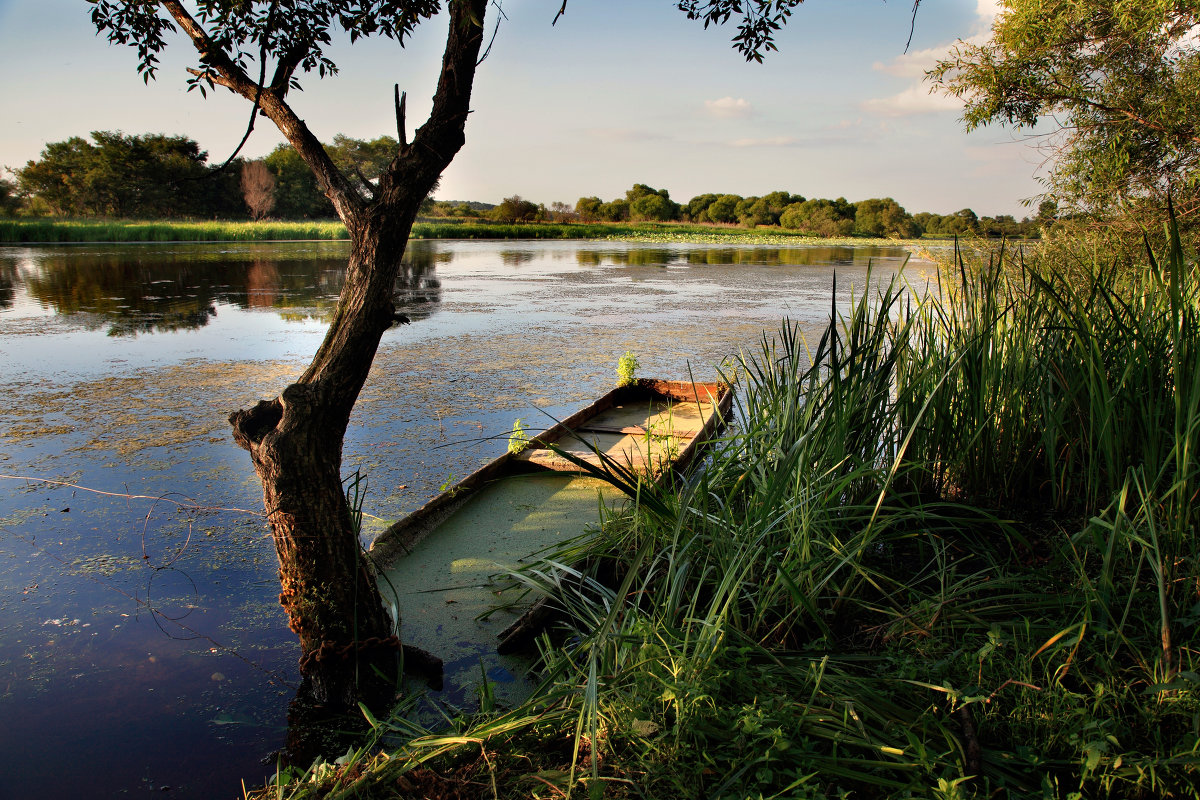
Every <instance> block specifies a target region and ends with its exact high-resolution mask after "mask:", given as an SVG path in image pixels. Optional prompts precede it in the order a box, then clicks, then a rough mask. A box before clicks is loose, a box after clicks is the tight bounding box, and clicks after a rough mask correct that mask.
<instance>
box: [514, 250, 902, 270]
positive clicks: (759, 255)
mask: <svg viewBox="0 0 1200 800" xmlns="http://www.w3.org/2000/svg"><path fill="white" fill-rule="evenodd" d="M900 252H903V251H900ZM873 255H874V256H885V255H886V256H895V255H896V249H895V248H870V247H829V246H825V247H812V246H805V247H745V246H738V247H730V246H728V245H726V246H722V247H675V248H658V247H642V248H627V247H625V248H619V247H614V248H604V249H593V250H583V249H581V250H578V251H577V253H576V258H577V260H578V262H579V264H580V266H585V267H599V266H608V265H613V266H659V267H667V266H672V265H681V266H682V265H699V264H714V265H717V264H720V265H729V264H754V265H757V266H764V265H765V266H812V265H817V264H819V265H831V264H834V265H836V264H865V263H866V260H867V259H869V258H871V257H872V256H873ZM505 263H509V262H507V261H506V262H505Z"/></svg>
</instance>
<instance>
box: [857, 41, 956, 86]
mask: <svg viewBox="0 0 1200 800" xmlns="http://www.w3.org/2000/svg"><path fill="white" fill-rule="evenodd" d="M948 52H949V46H942V47H931V48H929V49H928V50H918V51H916V52H913V53H905V54H903V55H899V56H896V57H895V58H893V59H892V60H891V63H888V64H884V63H883V62H882V61H876V62H875V63H874V64H872V65H871V68H872V69H873V70H875V71H876V72H885V73H887V74H888V75H895V76H896V77H898V78H923V77H925V72H926V71H927V70H931V69H933V68H934V67H935V66H936V65H937V62H938V60H939V59H943V58H945V57H946V54H947V53H948Z"/></svg>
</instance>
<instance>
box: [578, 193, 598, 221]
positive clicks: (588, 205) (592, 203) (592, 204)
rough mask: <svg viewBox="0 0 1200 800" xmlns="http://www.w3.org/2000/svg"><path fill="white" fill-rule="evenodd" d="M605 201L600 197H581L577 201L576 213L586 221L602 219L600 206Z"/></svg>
mask: <svg viewBox="0 0 1200 800" xmlns="http://www.w3.org/2000/svg"><path fill="white" fill-rule="evenodd" d="M602 205H604V201H603V200H601V199H600V198H599V197H581V198H579V199H578V200H576V201H575V213H576V214H578V215H579V218H580V219H581V220H583V221H584V222H595V221H596V220H598V219H600V206H602Z"/></svg>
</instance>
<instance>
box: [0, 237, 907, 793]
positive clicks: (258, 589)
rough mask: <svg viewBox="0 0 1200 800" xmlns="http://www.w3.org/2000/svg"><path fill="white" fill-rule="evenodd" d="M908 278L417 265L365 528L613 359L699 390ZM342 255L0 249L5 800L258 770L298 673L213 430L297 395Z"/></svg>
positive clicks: (458, 257)
mask: <svg viewBox="0 0 1200 800" xmlns="http://www.w3.org/2000/svg"><path fill="white" fill-rule="evenodd" d="M906 256H907V253H906V252H905V251H904V250H902V249H899V248H829V247H797V248H789V249H780V248H747V247H713V246H706V245H672V246H662V245H643V244H622V243H616V244H615V243H605V242H566V243H563V242H553V243H543V242H445V241H432V242H417V243H414V245H413V248H412V252H411V253H410V255H409V261H408V266H407V268H406V272H405V274H404V275H403V276H402V279H401V281H400V284H399V285H398V287H397V298H398V304H399V305H400V307H401V308H402V310H403V311H404V312H405V313H406V314H407V315H408V316H409V318H410V319H411V320H412V324H411V325H408V326H403V327H399V328H395V329H393V330H391V331H389V332H388V333H387V334H386V335H385V337H384V340H383V343H382V346H381V348H380V352H379V356H378V358H377V359H376V362H375V368H374V370H373V372H372V375H371V379H370V381H369V383H368V385H367V387H366V389H365V390H364V392H363V396H362V399H361V401H360V403H359V405H358V408H357V409H356V411H355V416H354V419H353V421H352V425H351V430H350V433H349V434H348V436H347V440H346V446H345V456H344V461H345V471H346V472H347V473H351V472H353V471H355V470H359V471H360V473H361V474H362V475H365V476H366V479H367V485H368V495H367V499H366V505H365V511H367V512H368V513H369V514H371V515H373V517H374V518H369V519H368V525H367V527H368V528H369V529H370V530H371V531H378V530H379V529H381V528H382V526H383V525H384V524H385V522H386V521H388V520H392V519H395V518H397V517H398V516H400V515H402V514H403V513H406V512H408V511H411V510H413V509H415V508H416V507H418V506H419V505H421V503H423V502H424V501H425V500H426V499H428V498H429V497H430V496H432V495H433V494H435V493H436V492H437V489H438V486H439V485H441V484H443V483H444V482H446V481H447V480H449V479H454V480H457V479H458V478H461V477H463V476H465V475H466V474H467V473H469V472H470V471H471V470H473V469H474V468H475V467H476V466H478V465H479V464H480V463H482V462H483V461H484V460H486V459H488V458H491V457H494V456H495V455H497V454H498V453H499V452H500V451H501V450H503V448H504V446H505V445H504V438H503V437H504V435H505V434H506V433H507V431H509V430H510V429H511V428H512V423H513V420H514V419H515V418H517V417H522V418H524V419H525V421H526V424H527V425H528V426H529V427H530V428H532V429H535V430H536V429H539V428H542V427H546V426H547V425H548V424H549V423H550V421H551V419H552V418H553V417H561V416H563V415H565V414H566V413H568V412H569V411H571V410H572V409H574V408H576V407H578V406H579V405H581V404H583V403H584V402H585V401H587V400H588V399H590V398H591V397H594V396H595V395H597V394H598V393H600V392H601V391H603V390H604V389H605V388H607V386H608V385H609V384H611V382H612V379H613V370H614V368H615V365H616V359H617V357H618V356H619V355H620V354H621V353H623V352H625V351H626V350H633V351H634V352H635V353H637V355H638V358H639V360H640V362H641V364H642V369H641V374H643V375H651V376H660V377H680V378H683V377H687V376H688V375H689V370H690V374H692V375H694V376H695V378H696V379H698V380H704V379H711V378H713V377H715V375H716V365H718V364H719V363H720V362H721V361H722V360H724V359H726V358H727V357H729V356H731V355H732V354H734V353H736V352H737V351H738V350H739V349H743V348H750V347H753V346H754V345H755V343H756V342H757V341H758V340H759V338H760V337H761V335H762V333H763V331H764V329H765V330H768V331H770V330H773V329H775V328H776V327H777V326H778V324H779V321H780V320H781V319H782V318H783V317H785V316H786V317H789V318H791V319H793V320H796V321H799V322H801V323H802V324H803V325H805V326H806V327H808V328H810V329H811V330H812V331H814V332H815V331H817V330H819V328H820V326H822V325H823V324H824V323H825V322H826V321H827V320H828V318H829V314H830V311H831V308H832V307H835V306H838V307H843V308H844V307H845V304H846V303H847V301H848V298H849V296H850V293H851V292H852V291H853V292H854V293H855V294H856V295H861V294H862V293H863V291H864V289H865V288H866V285H867V280H868V276H867V265H868V262H873V264H874V270H875V271H874V275H875V276H877V277H886V276H888V275H890V274H891V273H892V272H893V271H894V270H895V269H897V268H898V267H899V265H900V264H901V263H902V262H903V261H904V259H905V258H906ZM345 257H346V245H345V244H344V243H286V244H244V245H243V244H236V245H231V244H211V245H133V246H129V245H122V246H108V245H82V246H72V247H58V246H47V247H7V248H0V393H2V396H3V397H4V402H3V403H2V404H0V473H2V474H3V476H4V477H2V478H0V719H4V720H5V722H6V724H5V725H4V726H2V728H0V774H2V775H4V776H5V779H4V780H3V781H0V800H7V798H10V797H11V798H18V797H29V796H34V795H36V796H41V797H109V796H138V795H147V794H149V793H151V792H153V793H154V794H155V795H157V796H170V797H196V798H201V797H203V798H221V797H227V798H235V797H240V796H241V781H243V780H244V781H245V782H246V784H247V785H248V786H252V785H256V784H259V783H261V782H262V781H263V780H264V778H265V777H266V776H267V775H269V774H271V773H272V772H273V771H274V768H273V766H272V765H271V764H272V762H271V759H270V755H271V753H272V752H273V751H275V750H277V749H278V748H280V747H281V746H282V745H283V743H284V738H285V736H286V711H287V704H288V702H289V700H290V699H291V698H292V697H293V696H294V693H295V685H296V683H297V678H298V676H297V670H296V660H297V658H298V655H299V653H298V646H297V644H296V641H295V638H294V637H293V636H292V634H291V633H290V632H289V631H288V630H287V623H286V618H285V617H284V614H283V612H282V610H281V609H280V608H279V606H278V602H277V595H278V591H279V585H278V582H277V575H276V570H277V564H276V559H275V553H274V549H273V546H272V544H271V541H270V538H269V536H268V535H267V532H266V530H265V527H264V525H263V522H262V519H261V517H260V516H259V515H258V510H259V508H260V507H261V495H260V493H259V488H258V486H257V483H256V480H255V477H254V474H253V470H252V468H251V466H250V463H249V458H248V456H247V454H246V453H244V452H243V451H241V450H239V449H238V448H237V447H236V446H235V445H234V444H233V443H232V441H231V440H230V438H229V434H228V425H227V423H226V422H225V418H226V417H227V415H228V413H229V412H230V411H233V410H236V409H238V408H244V407H247V406H249V405H252V404H253V403H254V402H255V401H256V400H257V399H258V398H260V397H273V396H275V395H276V394H277V393H278V392H279V391H280V390H281V389H282V387H283V386H285V385H286V384H287V383H288V382H289V381H290V380H292V379H294V378H295V377H296V376H297V375H298V374H299V373H300V372H301V371H302V369H303V367H304V365H305V363H306V362H307V359H308V358H309V357H310V356H311V354H312V352H313V351H314V350H315V349H316V347H317V345H318V344H319V343H320V339H321V336H322V333H323V329H324V327H323V326H324V320H325V318H326V317H327V315H328V313H329V312H330V310H331V309H332V307H333V304H334V302H335V300H336V296H337V292H338V290H339V289H340V287H341V282H342V274H343V273H342V269H343V266H344V263H345ZM928 266H929V265H927V264H924V263H920V262H912V263H910V266H909V267H908V268H907V270H906V274H907V275H908V276H909V278H910V280H911V279H916V280H920V275H921V272H922V270H923V269H925V268H927V267H928ZM835 273H836V285H837V292H836V297H835V295H834V291H833V286H834V279H835ZM13 476H18V477H13ZM27 478H37V479H50V480H54V481H61V482H63V483H64V484H70V485H56V484H48V483H42V482H36V481H32V480H27ZM79 487H87V488H88V489H95V490H101V491H103V492H108V493H110V494H96V493H94V492H90V491H85V490H84V489H83V488H79ZM441 701H442V702H447V703H464V702H468V701H467V699H466V698H464V697H461V696H453V697H444V698H442V699H441Z"/></svg>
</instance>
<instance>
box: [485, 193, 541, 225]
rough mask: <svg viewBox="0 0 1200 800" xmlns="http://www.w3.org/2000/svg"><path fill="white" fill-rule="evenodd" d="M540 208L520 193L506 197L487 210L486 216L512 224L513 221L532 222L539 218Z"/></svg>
mask: <svg viewBox="0 0 1200 800" xmlns="http://www.w3.org/2000/svg"><path fill="white" fill-rule="evenodd" d="M540 214H541V209H539V207H538V205H537V203H531V202H530V201H528V200H525V199H523V198H522V197H521V196H520V195H516V194H514V195H513V196H512V197H506V198H504V200H503V201H501V203H500V205H498V206H496V207H495V208H493V209H492V210H491V211H490V212H488V216H489V217H491V218H492V219H494V220H496V221H497V222H504V223H509V224H512V223H514V222H533V221H534V220H536V219H538V218H539V215H540Z"/></svg>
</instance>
